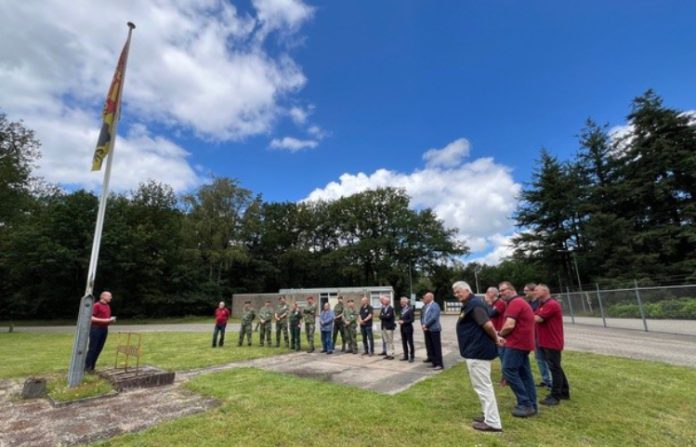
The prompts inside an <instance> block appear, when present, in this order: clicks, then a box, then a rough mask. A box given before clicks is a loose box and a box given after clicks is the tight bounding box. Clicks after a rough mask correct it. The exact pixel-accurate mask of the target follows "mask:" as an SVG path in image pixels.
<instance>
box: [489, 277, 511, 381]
mask: <svg viewBox="0 0 696 447" xmlns="http://www.w3.org/2000/svg"><path fill="white" fill-rule="evenodd" d="M484 298H485V300H486V303H487V304H488V307H489V309H488V317H489V318H490V319H491V323H493V328H494V329H495V332H496V333H497V332H500V330H501V329H502V328H503V323H505V307H507V305H506V304H505V301H504V300H503V299H502V298H500V293H499V292H498V289H496V288H495V287H489V288H488V290H486V294H485V295H484ZM498 357H499V358H500V365H501V369H502V365H503V359H504V358H505V346H498ZM500 385H502V386H505V385H507V382H506V381H505V377H503V378H502V379H501V380H500Z"/></svg>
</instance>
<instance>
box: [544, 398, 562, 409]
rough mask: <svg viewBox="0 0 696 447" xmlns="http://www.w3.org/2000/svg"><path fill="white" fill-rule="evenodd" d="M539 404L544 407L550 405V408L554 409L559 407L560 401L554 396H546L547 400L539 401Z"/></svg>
mask: <svg viewBox="0 0 696 447" xmlns="http://www.w3.org/2000/svg"><path fill="white" fill-rule="evenodd" d="M539 403H540V404H542V405H548V406H549V407H552V406H555V405H558V404H559V403H560V401H559V400H558V399H556V398H555V397H553V396H546V398H545V399H543V400H541V401H539Z"/></svg>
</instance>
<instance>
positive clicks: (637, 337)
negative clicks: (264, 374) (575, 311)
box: [0, 315, 696, 368]
mask: <svg viewBox="0 0 696 447" xmlns="http://www.w3.org/2000/svg"><path fill="white" fill-rule="evenodd" d="M442 320H443V321H442V322H443V327H444V332H443V337H442V338H443V343H456V337H455V331H454V327H455V325H456V321H457V317H456V316H453V315H447V316H444V317H443V319H442ZM586 320H590V321H589V323H591V324H584V323H585V322H586ZM597 320H599V324H597ZM575 321H576V324H570V322H569V321H567V322H566V324H565V335H566V349H569V350H572V351H585V352H594V353H597V354H605V355H615V356H619V357H628V358H634V359H641V360H656V361H660V362H666V363H671V364H674V365H684V366H690V367H693V368H696V330H695V331H694V332H693V334H694V335H682V334H676V333H661V332H653V331H651V332H645V331H642V330H637V329H642V327H643V326H642V321H641V320H637V321H638V322H639V326H635V329H621V328H614V327H610V328H604V327H602V320H601V318H587V319H586V318H582V319H581V318H579V317H578V318H576V319H575ZM580 321H582V322H583V324H579V323H580ZM655 322H660V323H661V324H664V325H672V326H669V327H668V328H667V329H672V331H671V332H676V331H679V330H690V329H689V327H690V325H694V324H696V322H693V321H683V320H649V321H648V328H651V327H654V326H652V324H653V323H655ZM610 323H612V324H613V323H614V320H607V324H608V325H610ZM631 323H635V321H631ZM631 327H634V326H631ZM212 330H213V324H212V323H211V324H203V323H181V324H142V325H114V326H112V331H117V332H211V333H212ZM227 330H228V332H237V331H239V324H238V323H232V324H229V325H228V326H227ZM15 331H16V332H36V333H50V332H52V333H73V332H75V328H74V326H33V327H15ZM0 332H7V328H6V327H4V328H3V327H0ZM417 332H420V330H419V329H418V328H417ZM397 334H398V331H397ZM416 337H420V338H421V339H422V334H416ZM397 339H398V335H397ZM396 341H397V343H396V344H397V346H400V342H399V340H396Z"/></svg>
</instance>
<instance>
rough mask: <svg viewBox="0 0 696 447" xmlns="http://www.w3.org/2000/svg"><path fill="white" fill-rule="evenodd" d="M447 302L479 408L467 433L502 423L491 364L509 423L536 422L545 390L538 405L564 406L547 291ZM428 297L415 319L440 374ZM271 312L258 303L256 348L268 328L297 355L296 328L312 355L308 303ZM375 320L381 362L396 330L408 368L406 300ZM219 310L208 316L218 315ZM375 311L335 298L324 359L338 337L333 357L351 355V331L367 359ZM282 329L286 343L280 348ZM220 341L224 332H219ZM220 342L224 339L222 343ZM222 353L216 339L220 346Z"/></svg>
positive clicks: (460, 295)
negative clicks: (511, 399)
mask: <svg viewBox="0 0 696 447" xmlns="http://www.w3.org/2000/svg"><path fill="white" fill-rule="evenodd" d="M452 291H453V293H454V296H455V297H456V298H457V299H458V300H459V302H460V304H461V311H460V314H459V318H458V319H457V325H456V334H457V342H458V345H459V351H460V354H461V356H462V357H464V359H465V360H466V365H467V369H468V371H469V377H470V380H471V384H472V387H473V388H474V390H475V391H476V393H477V394H478V397H479V400H480V402H481V405H482V410H483V415H482V416H479V417H476V418H474V421H473V424H472V426H473V428H475V429H477V430H481V431H492V432H499V431H502V423H501V419H500V414H499V412H498V405H497V401H496V397H495V390H494V388H493V381H492V379H491V363H492V361H493V360H494V359H496V358H500V361H501V369H502V375H503V377H502V380H501V381H500V384H501V385H502V386H509V387H510V389H511V390H512V392H513V393H514V394H515V397H516V400H517V404H516V405H515V407H514V408H513V409H512V415H513V416H516V417H523V418H524V417H530V416H534V415H536V414H538V406H537V387H544V388H547V389H548V391H549V394H548V395H547V396H546V397H545V398H544V399H542V400H541V401H539V402H538V403H541V404H543V405H547V406H555V405H558V404H559V403H560V402H561V401H562V400H565V399H570V388H569V385H568V379H567V378H566V375H565V372H564V371H563V367H562V366H561V351H562V350H563V344H564V338H563V312H562V309H561V305H560V304H559V303H558V302H557V301H556V300H555V299H554V298H552V297H551V294H550V291H549V287H548V286H547V285H545V284H532V283H530V284H527V285H525V287H524V295H519V294H518V293H517V291H516V289H515V287H514V286H513V285H512V284H511V283H510V282H509V281H503V282H501V283H500V284H499V285H498V288H495V287H490V288H488V290H487V291H486V294H485V296H484V298H483V299H481V298H479V297H477V296H476V295H475V294H474V293H473V292H472V290H471V287H470V286H469V284H467V283H466V282H464V281H458V282H456V283H454V284H453V286H452ZM434 298H435V297H434V295H433V294H432V293H426V294H425V295H423V308H422V309H421V314H420V324H421V328H422V330H423V335H424V340H425V348H426V356H427V357H426V359H425V360H423V362H425V363H430V364H431V365H430V367H431V368H432V369H434V370H441V369H443V368H444V365H443V360H442V343H441V332H442V325H441V322H440V313H441V312H440V307H439V305H438V304H437V302H435V300H434ZM279 301H280V302H279V304H278V306H277V307H276V308H275V309H273V307H272V303H271V301H270V300H269V301H266V303H265V305H264V306H263V307H262V308H261V309H260V310H259V313H258V317H259V326H260V328H261V346H264V345H266V346H271V324H272V323H273V322H275V327H276V347H279V346H280V338H281V334H284V337H285V345H286V347H290V348H292V349H295V350H298V351H299V350H300V349H301V348H300V330H301V326H302V322H303V321H304V327H305V334H306V337H307V343H308V344H309V349H308V351H307V352H310V353H311V352H314V332H315V320H316V306H315V305H314V298H313V297H309V298H307V303H306V305H304V306H302V307H300V306H299V305H298V304H297V303H295V304H293V306H292V308H289V306H288V305H287V303H286V300H285V297H280V298H279ZM380 302H381V305H382V306H381V309H380V310H379V313H378V317H379V319H380V327H381V335H382V353H381V355H382V356H384V358H385V359H386V360H393V359H394V358H395V355H396V353H395V348H394V331H395V329H396V325H397V323H398V325H399V327H400V332H401V341H402V348H403V356H402V357H401V360H402V361H408V362H413V361H414V359H415V350H414V343H413V324H414V320H415V312H414V309H413V307H412V306H411V304H410V301H409V300H408V298H406V297H402V298H401V299H400V303H399V304H400V307H401V311H400V313H399V316H398V317H397V315H396V312H395V310H394V308H393V306H392V305H391V300H390V299H389V297H386V296H382V297H380ZM223 308H224V304H223V303H220V308H219V309H218V310H217V311H216V317H217V315H218V312H219V313H221V314H223V315H222V316H223V317H224V318H225V322H226V318H228V317H229V312H227V313H224V311H223V310H221V309H223ZM374 316H375V310H374V308H373V307H372V306H371V305H370V303H369V300H368V298H367V297H363V298H362V300H361V302H360V307H359V308H358V309H356V308H355V302H354V300H352V299H349V300H347V303H346V304H345V305H344V303H343V297H340V296H339V297H338V302H337V303H336V305H335V306H334V307H333V309H332V308H331V307H330V305H329V303H325V304H324V305H323V308H322V309H321V312H320V315H319V326H320V332H321V342H322V351H321V352H323V353H326V354H332V353H333V352H334V350H335V349H336V342H337V339H338V336H339V335H340V336H341V345H342V346H341V351H342V352H349V353H353V354H357V353H358V346H357V341H356V332H357V327H360V333H361V335H362V346H363V353H362V355H365V356H373V355H374V352H375V348H374V335H373V323H374V321H373V318H374ZM255 318H256V312H255V310H254V309H253V308H252V307H251V303H250V302H248V301H247V302H246V303H245V304H244V313H243V316H242V325H241V332H240V336H239V345H240V346H241V345H242V343H243V341H244V339H245V338H246V339H247V343H248V345H251V333H252V322H253V320H254V319H255ZM288 328H289V330H290V343H288ZM219 331H220V330H219V328H218V324H217V323H216V329H215V333H214V336H213V346H215V344H216V338H217V333H218V332H219ZM223 334H224V329H223ZM223 337H224V335H223ZM220 345H222V338H221V340H220ZM532 351H534V353H535V359H536V363H537V365H538V368H539V372H540V375H541V380H540V382H539V383H538V384H536V383H535V380H534V377H533V375H532V370H531V366H530V362H529V353H530V352H532Z"/></svg>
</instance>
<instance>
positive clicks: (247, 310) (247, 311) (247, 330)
mask: <svg viewBox="0 0 696 447" xmlns="http://www.w3.org/2000/svg"><path fill="white" fill-rule="evenodd" d="M255 318H256V311H255V310H254V308H253V307H251V301H245V302H244V313H243V314H242V324H241V325H240V327H239V342H238V343H237V346H242V344H243V343H244V336H246V338H247V343H248V345H249V346H251V329H252V326H253V324H254V319H255Z"/></svg>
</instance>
